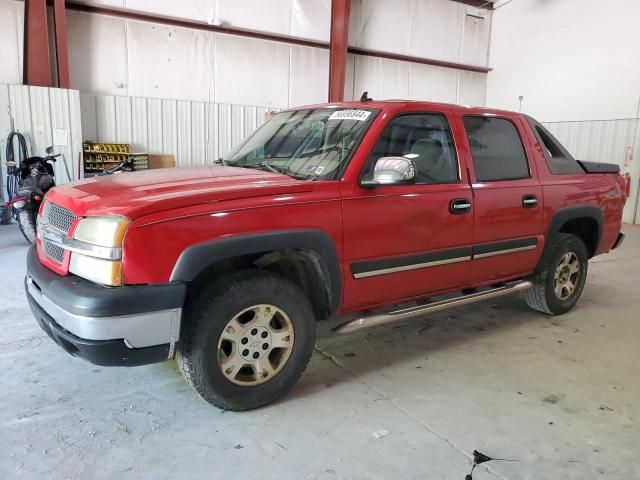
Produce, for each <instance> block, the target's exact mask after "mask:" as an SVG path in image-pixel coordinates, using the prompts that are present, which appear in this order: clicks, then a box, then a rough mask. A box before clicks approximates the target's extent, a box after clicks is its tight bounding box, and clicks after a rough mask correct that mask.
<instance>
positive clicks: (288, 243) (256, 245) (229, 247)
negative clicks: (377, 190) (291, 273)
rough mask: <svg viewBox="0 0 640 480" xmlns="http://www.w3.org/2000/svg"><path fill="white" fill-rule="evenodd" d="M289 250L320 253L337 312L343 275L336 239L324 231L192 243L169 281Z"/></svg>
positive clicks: (333, 308)
mask: <svg viewBox="0 0 640 480" xmlns="http://www.w3.org/2000/svg"><path fill="white" fill-rule="evenodd" d="M286 249H295V250H308V251H310V252H313V253H315V254H316V255H317V257H318V260H319V264H320V268H321V269H322V274H323V277H324V280H325V281H326V282H327V283H328V285H327V293H328V294H329V307H330V310H331V312H334V311H335V310H336V309H337V308H338V305H339V303H340V299H341V296H342V280H341V277H342V274H341V269H340V261H339V259H338V253H337V251H336V247H335V245H334V243H333V240H332V239H331V237H330V236H329V234H328V233H326V232H324V231H322V230H278V231H272V232H260V233H252V234H247V235H235V236H232V237H226V238H220V239H216V240H211V241H206V242H202V243H197V244H195V245H191V246H190V247H188V248H186V249H185V250H184V251H183V252H182V253H181V254H180V256H179V257H178V260H177V261H176V264H175V265H174V267H173V271H172V272H171V278H170V281H172V282H190V281H192V280H193V279H195V278H196V277H197V276H198V274H200V273H201V272H202V271H204V270H205V269H206V268H208V267H209V266H210V265H213V264H214V263H217V262H220V261H222V260H227V259H230V258H233V257H239V256H242V255H250V254H259V253H268V252H272V251H275V250H286Z"/></svg>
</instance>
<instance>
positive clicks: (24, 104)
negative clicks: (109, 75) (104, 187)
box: [0, 84, 82, 198]
mask: <svg viewBox="0 0 640 480" xmlns="http://www.w3.org/2000/svg"><path fill="white" fill-rule="evenodd" d="M12 130H14V131H17V132H20V133H22V134H23V135H24V136H25V139H26V140H27V145H28V154H29V155H38V156H41V155H44V153H45V149H46V148H47V146H49V145H53V143H54V141H53V137H54V130H63V131H66V135H67V141H66V144H64V145H55V146H54V148H55V152H56V153H63V154H64V156H65V159H66V162H67V166H68V167H69V173H70V174H71V179H72V180H77V179H78V159H79V155H80V152H81V151H82V128H81V121H80V93H79V92H78V91H77V90H63V89H59V88H44V87H29V86H24V85H4V84H0V150H1V154H0V158H1V159H2V197H3V198H6V190H5V178H6V158H5V150H6V142H7V136H8V135H9V133H10V132H11V131H12ZM55 174H56V182H57V183H59V184H61V183H65V182H68V181H69V178H68V177H67V173H66V170H65V168H64V163H63V162H62V160H59V161H58V162H56V164H55Z"/></svg>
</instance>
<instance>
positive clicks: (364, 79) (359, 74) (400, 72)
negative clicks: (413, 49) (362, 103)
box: [353, 55, 409, 99]
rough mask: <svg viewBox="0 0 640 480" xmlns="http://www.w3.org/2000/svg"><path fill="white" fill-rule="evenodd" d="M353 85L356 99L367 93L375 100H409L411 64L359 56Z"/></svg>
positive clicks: (356, 59)
mask: <svg viewBox="0 0 640 480" xmlns="http://www.w3.org/2000/svg"><path fill="white" fill-rule="evenodd" d="M353 85H354V87H353V91H354V96H355V98H360V95H361V94H362V92H365V91H367V92H369V96H370V97H371V98H374V99H391V98H407V97H408V96H409V63H407V62H398V61H396V60H388V59H385V58H375V57H365V56H360V55H357V56H356V57H355V76H354V82H353Z"/></svg>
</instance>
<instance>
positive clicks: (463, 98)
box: [456, 71, 487, 107]
mask: <svg viewBox="0 0 640 480" xmlns="http://www.w3.org/2000/svg"><path fill="white" fill-rule="evenodd" d="M458 79H459V84H458V99H457V100H456V103H459V104H462V105H472V106H474V107H484V106H485V104H486V96H487V74H486V73H476V72H464V71H459V72H458Z"/></svg>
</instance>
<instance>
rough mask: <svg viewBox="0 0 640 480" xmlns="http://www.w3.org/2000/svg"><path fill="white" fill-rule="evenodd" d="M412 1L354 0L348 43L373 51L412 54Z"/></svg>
mask: <svg viewBox="0 0 640 480" xmlns="http://www.w3.org/2000/svg"><path fill="white" fill-rule="evenodd" d="M412 21H413V0H393V1H389V0H353V1H352V3H351V17H350V27H349V44H350V45H353V46H357V47H362V48H367V49H370V50H383V51H385V52H394V53H400V54H407V53H408V52H410V51H411V25H412Z"/></svg>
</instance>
